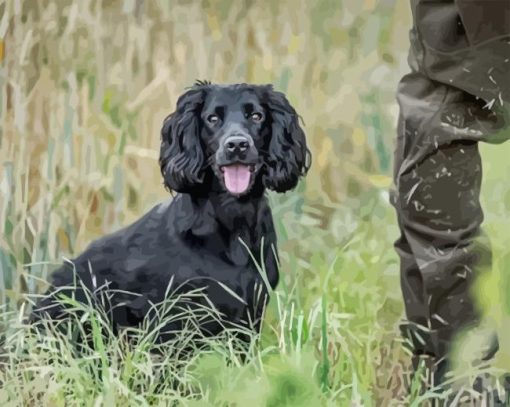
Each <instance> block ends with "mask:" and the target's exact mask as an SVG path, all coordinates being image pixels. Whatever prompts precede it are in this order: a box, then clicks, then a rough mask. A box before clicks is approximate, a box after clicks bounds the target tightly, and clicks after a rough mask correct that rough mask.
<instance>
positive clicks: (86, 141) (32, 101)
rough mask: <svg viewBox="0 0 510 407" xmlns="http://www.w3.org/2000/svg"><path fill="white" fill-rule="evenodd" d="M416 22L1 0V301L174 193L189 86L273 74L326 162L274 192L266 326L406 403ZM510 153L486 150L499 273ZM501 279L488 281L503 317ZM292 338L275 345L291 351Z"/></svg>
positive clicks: (332, 7) (237, 3) (334, 8)
mask: <svg viewBox="0 0 510 407" xmlns="http://www.w3.org/2000/svg"><path fill="white" fill-rule="evenodd" d="M410 22H411V19H410V10H409V6H408V4H407V2H405V1H401V0H379V1H376V0H320V1H313V2H312V1H300V0H282V1H277V2H275V1H269V0H258V1H252V0H222V1H216V0H186V1H184V0H180V1H178V0H172V1H163V0H154V1H147V0H124V1H120V0H119V1H106V0H104V1H100V0H80V1H67V0H59V1H56V0H31V1H28V0H27V1H21V0H1V1H0V121H1V126H0V303H1V304H3V305H4V307H5V308H6V309H15V308H16V307H19V306H20V304H21V303H22V302H23V300H24V299H25V295H26V294H27V293H34V292H38V291H40V290H41V287H43V285H44V281H45V280H46V279H47V277H48V273H49V272H50V271H51V270H52V269H53V268H54V265H56V264H58V263H59V262H61V261H62V257H72V256H73V255H76V254H78V253H79V252H81V251H82V250H83V249H84V248H85V247H86V246H87V244H88V243H89V242H90V241H91V240H92V239H95V238H97V237H99V236H102V235H104V234H105V233H109V232H112V231H114V230H116V229H118V228H120V227H121V226H123V225H127V224H129V223H130V222H132V221H134V220H135V219H137V218H138V217H140V216H141V214H142V213H144V212H145V211H147V210H148V209H149V208H151V207H152V206H154V205H155V204H156V203H157V202H159V201H161V200H163V199H168V197H169V193H168V192H167V191H165V190H164V188H163V185H162V179H161V175H160V171H159V167H158V163H157V159H158V150H159V140H160V139H159V137H160V136H159V131H160V128H161V124H162V121H163V119H164V117H165V116H166V115H168V114H169V113H171V112H172V111H173V110H174V107H175V103H176V100H177V98H178V96H179V95H180V94H182V93H183V92H184V91H185V89H186V87H188V86H191V85H192V84H193V83H194V82H195V80H197V79H200V80H210V81H212V82H214V83H239V82H250V83H273V84H274V86H275V88H276V89H278V90H280V91H283V92H285V93H286V94H287V96H288V98H289V100H290V101H291V103H292V104H293V105H294V107H295V108H296V110H297V111H298V112H299V114H300V115H301V116H302V118H303V120H304V123H305V131H306V134H307V137H308V143H309V146H310V149H311V151H312V154H313V165H312V168H311V171H310V173H309V175H308V176H307V178H306V180H305V181H304V182H302V183H301V184H300V186H299V187H298V189H297V190H296V191H292V192H289V193H287V194H285V195H283V196H277V195H274V194H270V199H271V201H272V205H273V208H274V211H273V213H274V217H275V220H276V223H277V228H278V233H279V239H280V251H281V253H282V270H281V272H282V275H283V278H282V280H281V283H280V290H279V294H278V295H281V298H280V299H279V300H278V301H277V300H274V301H273V302H272V306H274V307H278V308H274V309H273V310H272V311H271V312H269V314H268V317H267V320H268V322H267V324H268V327H273V326H274V324H276V325H277V324H279V323H280V322H281V321H282V315H283V314H282V312H288V313H289V314H288V318H289V320H293V318H295V319H296V321H299V320H300V319H299V318H300V316H301V323H303V321H305V326H306V327H307V328H306V330H305V331H306V332H305V331H303V332H302V333H303V336H300V339H299V341H300V342H299V346H301V347H304V344H306V342H307V341H309V342H310V344H309V352H310V354H311V355H312V356H311V358H312V359H313V360H316V361H318V362H317V363H323V362H320V361H324V359H323V356H324V355H322V353H321V352H326V353H328V358H329V359H328V358H326V360H329V361H328V364H327V366H328V369H327V371H326V373H325V374H326V376H328V375H329V377H327V382H328V385H329V386H331V387H332V388H336V389H337V390H338V389H342V387H341V386H342V383H345V380H346V379H345V378H346V377H349V378H350V379H349V380H350V381H351V382H352V378H353V377H354V376H353V375H356V377H357V378H358V380H359V386H360V388H363V389H366V391H367V392H369V393H366V394H370V396H368V397H369V398H371V397H376V398H377V399H379V400H389V399H392V398H398V397H399V395H402V394H403V393H405V388H404V387H405V386H403V379H402V378H403V376H404V373H403V372H404V371H405V369H406V363H407V356H406V355H405V354H404V352H403V351H402V350H401V344H400V342H399V341H400V339H399V335H398V332H397V329H396V326H397V323H398V320H399V319H400V318H401V317H402V305H401V294H400V288H399V277H398V262H397V257H396V255H395V253H394V252H393V249H392V244H393V241H394V240H395V239H396V238H397V236H398V229H397V227H396V224H395V218H394V214H393V210H392V208H391V207H390V206H389V204H388V190H389V187H390V185H391V171H392V168H391V167H392V153H393V144H394V143H393V141H394V137H395V124H396V118H397V115H398V107H397V105H396V102H395V91H396V86H397V83H398V80H399V78H400V77H401V76H402V75H403V74H404V73H406V72H407V71H408V67H407V61H406V56H407V47H408V31H409V28H410ZM508 147H509V146H504V147H498V148H495V147H484V151H483V153H484V158H485V161H484V163H485V174H486V176H485V179H484V191H487V190H489V193H486V195H485V198H484V200H485V206H486V208H487V222H486V224H487V229H488V230H489V233H490V235H491V237H493V238H494V237H495V238H494V239H495V240H496V242H495V248H496V253H497V256H498V259H499V258H501V259H502V260H501V262H502V263H501V264H500V263H498V266H497V267H500V268H501V269H506V265H507V263H508V264H509V265H510V261H506V260H505V258H506V257H505V256H504V255H505V253H506V246H507V245H506V243H507V242H508V232H507V231H508V230H510V229H508V227H509V226H510V224H509V221H508V220H507V213H508V209H509V207H510V187H509V186H508V183H507V182H505V179H504V178H505V176H506V174H508V171H509V170H510V165H509V164H508V159H507V158H505V157H507V156H508V154H509V153H510V150H509V148H508ZM505 149H506V150H505ZM498 250H499V251H498ZM506 271H508V270H506ZM507 274H508V273H507ZM502 278H503V274H499V272H496V273H495V274H494V275H493V276H492V277H491V278H489V279H487V280H485V282H484V284H485V285H484V286H483V287H484V289H483V290H482V292H483V293H485V294H484V295H483V296H482V303H483V304H484V306H486V307H487V308H488V309H490V310H491V312H493V313H494V315H495V316H496V318H499V319H498V320H500V321H502V315H503V314H502V313H501V309H502V306H501V304H503V303H504V302H505V301H506V303H507V304H508V302H509V301H510V300H509V299H508V297H507V299H506V300H505V297H504V295H503V294H501V292H500V291H499V290H500V289H501V287H507V288H508V290H506V292H508V291H509V290H510V283H509V282H505V281H506V280H505V281H503V280H501V279H502ZM505 284H506V286H505ZM496 295H497V300H494V298H496ZM491 299H492V302H491ZM281 301H283V303H282V302H281ZM275 304H278V305H275ZM282 304H284V305H282ZM321 307H325V308H321ZM320 309H323V310H326V309H327V311H328V320H327V322H328V330H329V331H328V332H329V336H328V338H329V341H330V345H328V346H326V348H325V349H326V350H325V349H322V351H319V350H317V346H316V345H317V343H319V342H318V341H319V339H320V338H323V336H321V335H323V334H324V332H322V334H321V332H320V329H319V328H320V326H319V327H318V328H317V327H315V328H314V325H313V324H314V323H315V322H314V321H317V320H318V319H317V315H316V314H317V312H318V311H317V310H320ZM282 310H283V311H282ZM285 315H287V314H285ZM306 321H308V322H306ZM307 324H308V325H307ZM301 326H302V327H303V325H301ZM316 328H317V329H316ZM268 329H269V328H268ZM285 329H287V328H285ZM292 329H295V325H294V328H292V324H291V327H290V328H289V332H290V333H289V335H290V336H289V338H290V339H289V341H290V342H289V343H290V345H289V346H290V347H291V348H295V347H296V346H297V344H296V337H295V332H294V331H292ZM303 329H304V328H303ZM269 331H271V332H272V330H271V329H269ZM276 331H277V330H276ZM282 332H283V331H282ZM305 333H306V335H305ZM274 335H276V334H274ZM281 335H283V336H285V335H287V334H286V333H281ZM277 336H278V335H277ZM305 336H306V338H305ZM280 339H281V338H280ZM280 339H278V340H276V339H275V338H274V337H271V335H269V339H268V341H273V342H275V343H277V344H279V346H280V350H281V351H282V352H283V350H282V349H281V344H282V342H281V340H280ZM283 343H285V341H284V342H283ZM300 349H301V348H300ZM347 349H348V351H347ZM321 366H322V367H323V368H324V366H325V365H324V364H323V365H321ZM303 371H306V372H308V370H306V369H304V370H303ZM312 371H313V369H312ZM307 374H312V373H307ZM313 374H315V373H313ZM346 375H347V376H346ZM321 377H323V376H321ZM323 378H324V377H323ZM335 383H336V384H335ZM335 386H337V387H335ZM342 391H347V392H351V391H354V390H352V388H350V387H349V388H347V390H346V389H344V390H342ZM357 391H358V393H359V395H360V396H359V397H364V395H365V396H366V394H365V393H363V392H362V391H359V389H357ZM358 393H357V394H358ZM339 394H340V393H339ZM374 394H375V396H374ZM348 397H351V394H350V393H349V396H348Z"/></svg>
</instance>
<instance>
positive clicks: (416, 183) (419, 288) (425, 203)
mask: <svg viewBox="0 0 510 407" xmlns="http://www.w3.org/2000/svg"><path fill="white" fill-rule="evenodd" d="M398 99H399V103H400V107H401V111H400V120H399V129H398V131H399V133H398V139H397V149H396V157H395V158H396V160H395V186H396V193H395V194H394V196H393V203H394V205H395V207H396V210H397V214H398V218H399V225H400V229H401V234H402V235H401V237H400V239H399V240H398V241H397V242H396V244H395V246H396V249H397V252H398V254H399V256H400V260H401V282H402V292H403V296H404V301H405V309H406V315H407V319H408V321H407V323H406V324H404V326H403V331H404V333H405V335H406V336H407V337H408V338H409V340H410V342H411V344H412V347H413V350H414V352H415V354H416V355H430V356H432V357H433V358H435V360H436V361H438V362H441V360H442V359H444V358H445V357H446V356H447V355H448V352H449V350H450V344H451V342H452V340H453V338H454V336H455V335H456V334H457V333H458V332H460V331H462V330H463V329H464V328H466V327H469V326H474V325H476V324H477V323H478V322H479V319H480V316H479V314H478V313H477V311H476V307H475V302H474V300H473V298H472V297H471V288H472V283H473V280H474V278H475V276H476V274H477V272H478V271H479V270H481V269H483V268H484V267H489V266H490V249H489V247H488V245H487V244H486V243H484V242H483V240H484V239H483V237H482V235H481V231H480V225H481V223H482V220H483V214H482V210H481V207H480V203H479V194H480V185H481V175H482V172H481V160H480V155H479V152H478V144H477V142H476V141H474V140H476V139H483V138H484V135H487V134H489V133H491V132H492V131H493V129H494V128H497V127H498V123H499V122H498V120H497V118H495V117H493V116H492V115H491V114H490V112H489V113H488V112H486V111H484V110H483V106H481V104H480V102H479V101H477V100H476V99H475V98H474V97H472V96H470V95H467V94H465V93H463V92H462V91H459V90H458V89H455V88H451V87H448V86H446V85H442V84H440V83H437V82H433V81H431V80H429V79H428V78H426V77H425V76H423V75H422V74H419V73H413V74H410V75H408V76H406V77H404V78H403V80H402V82H401V84H400V86H399V95H398ZM466 122H469V124H470V126H471V127H469V128H468V129H466ZM486 353H487V354H489V353H491V351H490V350H488V349H487V350H486ZM446 366H447V365H446V362H442V365H441V366H439V368H438V375H439V376H441V375H442V374H443V373H444V372H445V371H446V368H445V367H446ZM438 379H439V381H440V380H441V379H442V378H438Z"/></svg>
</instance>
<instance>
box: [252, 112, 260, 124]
mask: <svg viewBox="0 0 510 407" xmlns="http://www.w3.org/2000/svg"><path fill="white" fill-rule="evenodd" d="M250 117H251V119H252V120H253V121H254V122H255V123H259V122H261V121H262V113H258V112H255V113H252V114H251V115H250Z"/></svg>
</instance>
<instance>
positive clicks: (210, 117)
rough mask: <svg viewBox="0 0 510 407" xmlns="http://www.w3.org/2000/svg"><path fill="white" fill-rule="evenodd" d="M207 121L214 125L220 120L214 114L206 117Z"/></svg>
mask: <svg viewBox="0 0 510 407" xmlns="http://www.w3.org/2000/svg"><path fill="white" fill-rule="evenodd" d="M207 121H208V122H209V123H211V124H216V123H218V122H219V121H220V118H219V117H218V115H216V114H211V115H209V116H207Z"/></svg>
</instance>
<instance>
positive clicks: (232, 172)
mask: <svg viewBox="0 0 510 407" xmlns="http://www.w3.org/2000/svg"><path fill="white" fill-rule="evenodd" d="M223 174H224V176H225V186H226V187H227V189H228V190H229V192H231V193H233V194H242V193H243V192H244V191H246V190H247V189H248V186H249V185H250V176H251V174H250V167H248V166H247V165H241V164H235V165H229V166H228V167H223Z"/></svg>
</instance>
